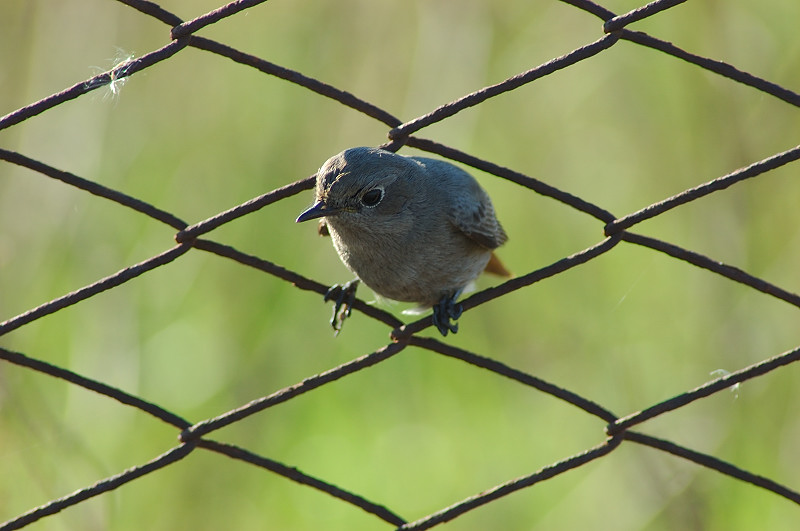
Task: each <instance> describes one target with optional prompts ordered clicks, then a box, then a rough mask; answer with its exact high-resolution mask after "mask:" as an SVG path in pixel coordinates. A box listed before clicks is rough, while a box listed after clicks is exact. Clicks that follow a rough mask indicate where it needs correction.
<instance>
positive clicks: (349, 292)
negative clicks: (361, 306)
mask: <svg viewBox="0 0 800 531" xmlns="http://www.w3.org/2000/svg"><path fill="white" fill-rule="evenodd" d="M358 283H359V280H358V279H357V278H356V279H354V280H351V281H350V282H348V283H346V284H334V285H333V286H331V287H330V289H329V290H328V291H326V292H325V297H323V300H325V302H328V301H333V316H332V317H331V326H332V327H333V335H337V334H338V333H339V331H340V330H341V329H342V324H343V323H344V320H345V319H346V318H348V317H350V312H351V310H352V309H353V303H354V302H355V300H356V289H357V288H358Z"/></svg>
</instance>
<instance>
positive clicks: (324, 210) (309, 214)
mask: <svg viewBox="0 0 800 531" xmlns="http://www.w3.org/2000/svg"><path fill="white" fill-rule="evenodd" d="M338 213H339V210H337V209H335V208H328V206H327V205H326V204H325V203H323V202H322V201H317V202H316V203H314V205H312V206H311V208H309V209H308V210H306V211H305V212H303V213H302V214H300V215H299V216H298V217H297V219H296V220H295V223H302V222H303V221H308V220H309V219H316V218H323V217H325V216H333V215H336V214H338Z"/></svg>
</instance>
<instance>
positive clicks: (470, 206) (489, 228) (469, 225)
mask: <svg viewBox="0 0 800 531" xmlns="http://www.w3.org/2000/svg"><path fill="white" fill-rule="evenodd" d="M470 185H471V186H470ZM462 191H463V193H461V194H458V195H457V196H456V198H455V201H453V203H452V207H451V210H450V220H451V221H452V222H453V224H454V225H455V226H456V227H457V228H458V230H460V231H461V232H463V233H464V235H465V236H467V237H468V238H469V239H471V240H472V241H474V242H475V243H477V244H478V245H482V246H483V247H486V248H487V249H495V248H497V247H500V246H501V245H503V244H504V243H505V242H506V240H507V239H508V236H506V232H505V231H504V230H503V227H502V226H501V225H500V222H499V221H497V218H496V217H495V214H494V207H493V206H492V202H491V200H490V199H489V195H488V194H487V193H486V192H485V191H484V190H483V188H481V187H480V186H479V185H478V183H477V182H475V181H472V180H471V182H470V183H469V185H468V186H465V187H463V188H462Z"/></svg>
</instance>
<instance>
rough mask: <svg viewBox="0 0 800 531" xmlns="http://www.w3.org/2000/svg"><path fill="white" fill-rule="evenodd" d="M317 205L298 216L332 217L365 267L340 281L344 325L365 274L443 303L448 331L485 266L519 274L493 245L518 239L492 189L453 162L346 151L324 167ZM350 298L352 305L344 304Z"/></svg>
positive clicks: (384, 287) (372, 281)
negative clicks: (501, 218) (498, 211)
mask: <svg viewBox="0 0 800 531" xmlns="http://www.w3.org/2000/svg"><path fill="white" fill-rule="evenodd" d="M314 201H315V202H314V205H313V206H311V207H310V208H309V209H307V210H306V211H304V212H303V213H302V214H300V216H299V217H298V218H297V222H298V223H299V222H301V221H307V220H310V219H315V218H322V221H321V223H320V234H323V235H325V234H330V236H331V237H332V239H333V246H334V247H335V248H336V252H337V253H339V257H340V258H341V259H342V262H344V264H345V265H346V266H347V268H348V269H350V271H352V272H353V273H355V274H356V276H357V277H358V278H357V279H356V280H355V281H353V282H349V283H347V284H345V285H344V286H334V287H332V288H331V290H330V291H329V292H328V293H327V294H326V296H325V300H330V299H335V301H336V305H335V307H334V317H333V319H332V320H331V324H332V325H333V327H334V330H335V331H337V332H338V330H339V329H340V327H341V324H342V321H343V320H344V318H345V317H346V316H347V315H349V310H350V308H349V306H350V304H351V303H352V302H353V300H354V297H355V288H356V286H357V285H358V279H361V280H363V281H364V283H365V284H366V285H367V286H369V287H370V288H372V290H373V291H375V292H376V293H377V294H378V295H381V296H383V297H386V298H389V299H394V300H398V301H404V302H416V303H419V305H420V306H421V307H423V308H427V307H433V323H434V324H435V325H436V327H437V328H438V329H439V332H441V334H442V335H444V336H446V335H447V332H448V330H449V331H451V332H453V333H455V332H457V331H458V325H457V324H455V323H451V322H450V320H451V319H453V320H456V319H458V318H459V316H460V315H461V305H459V304H457V303H456V302H455V301H456V299H457V298H458V296H459V295H460V294H461V292H462V291H463V290H464V288H466V287H467V286H468V285H469V284H470V283H471V282H472V281H473V280H475V279H476V278H477V277H478V275H480V274H481V272H482V271H484V270H486V271H487V272H490V273H495V274H499V275H502V276H510V274H509V273H508V271H507V270H506V269H505V267H503V265H502V263H501V262H500V261H499V260H498V259H497V257H496V256H495V255H494V253H493V252H492V250H493V249H495V248H497V247H499V246H500V245H502V244H503V243H505V241H506V240H507V239H508V238H507V236H506V233H505V231H504V230H503V227H501V226H500V223H499V222H498V221H497V218H496V217H495V214H494V208H493V207H492V202H491V200H490V199H489V195H488V194H487V193H486V191H484V189H483V188H481V187H480V185H479V184H478V182H477V181H476V180H475V179H474V178H473V177H472V176H471V175H469V174H468V173H467V172H465V171H463V170H461V169H459V168H457V167H455V166H453V165H452V164H450V163H447V162H444V161H440V160H434V159H428V158H422V157H404V156H401V155H397V154H395V153H391V152H389V151H384V150H381V149H374V148H368V147H357V148H352V149H348V150H345V151H342V152H341V153H339V154H338V155H336V156H334V157H331V158H330V159H328V160H327V161H326V162H325V164H323V165H322V168H320V169H319V171H318V172H317V184H316V189H315V191H314ZM342 308H344V310H343V311H342Z"/></svg>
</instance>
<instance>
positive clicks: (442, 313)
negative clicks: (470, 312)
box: [433, 295, 464, 337]
mask: <svg viewBox="0 0 800 531" xmlns="http://www.w3.org/2000/svg"><path fill="white" fill-rule="evenodd" d="M463 311H464V308H463V307H462V306H461V305H460V304H458V303H457V302H456V301H455V297H454V296H453V295H445V296H444V297H442V298H441V300H440V301H439V302H438V303H437V304H436V305H435V306H434V307H433V324H434V325H435V326H436V328H438V329H439V333H440V334H442V335H443V336H445V337H447V332H448V331H450V332H453V333H454V334H455V333H456V332H458V323H455V322H453V323H451V322H450V320H451V319H452V320H453V321H456V320H457V319H458V318H459V317H461V313H462V312H463Z"/></svg>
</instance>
